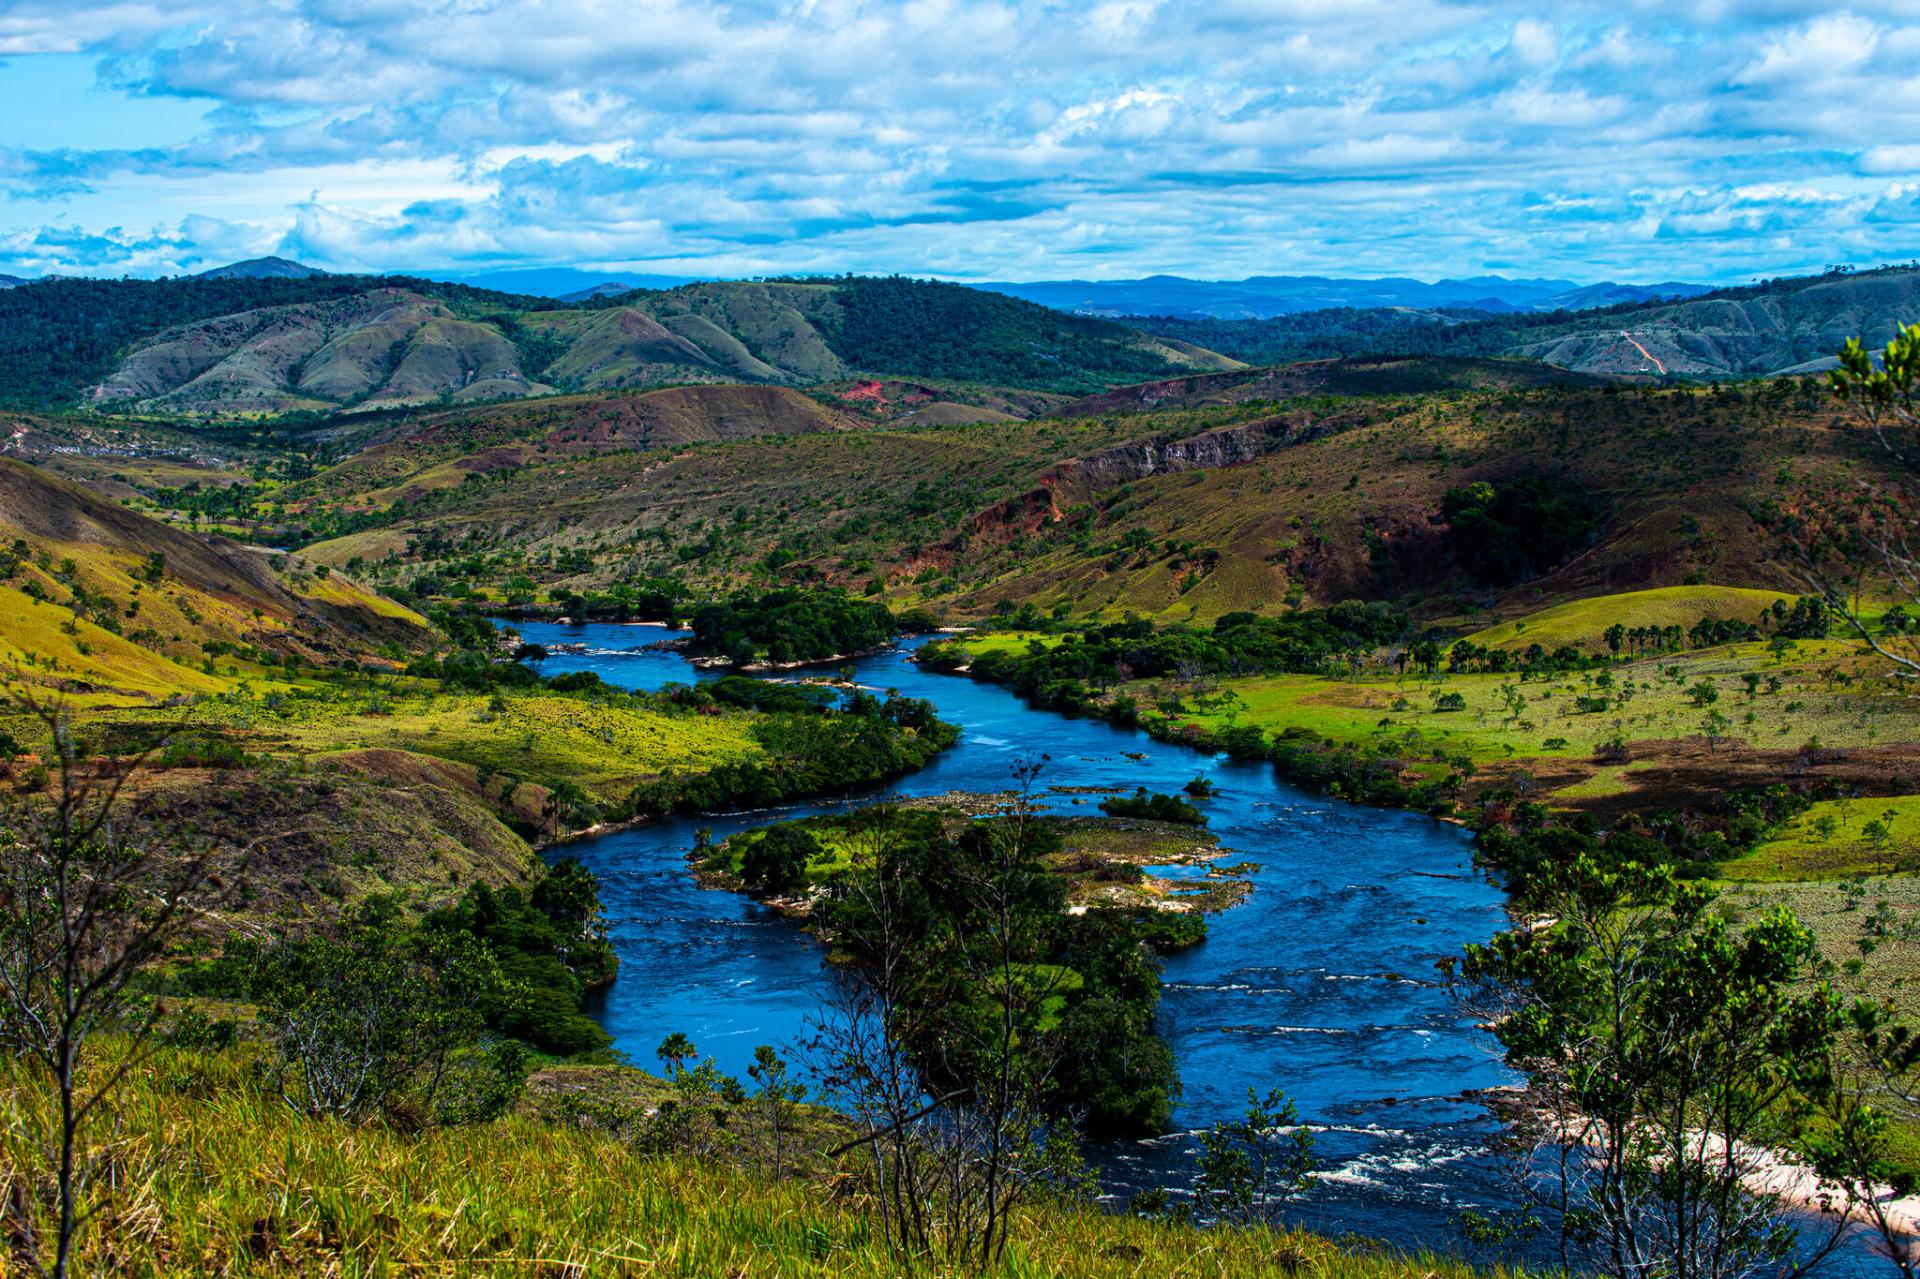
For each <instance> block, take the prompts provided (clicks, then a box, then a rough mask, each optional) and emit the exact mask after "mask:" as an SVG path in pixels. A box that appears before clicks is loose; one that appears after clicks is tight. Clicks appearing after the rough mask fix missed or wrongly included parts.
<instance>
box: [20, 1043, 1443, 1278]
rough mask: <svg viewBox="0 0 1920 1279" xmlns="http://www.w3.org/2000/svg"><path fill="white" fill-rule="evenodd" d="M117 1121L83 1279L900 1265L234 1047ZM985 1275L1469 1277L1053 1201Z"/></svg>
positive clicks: (784, 1202)
mask: <svg viewBox="0 0 1920 1279" xmlns="http://www.w3.org/2000/svg"><path fill="white" fill-rule="evenodd" d="M0 1087H4V1091H0V1104H3V1105H4V1107H5V1113H6V1119H7V1122H6V1124H5V1126H4V1129H0V1156H4V1163H5V1168H6V1170H7V1171H6V1172H5V1174H4V1176H5V1179H6V1180H8V1181H9V1182H11V1183H12V1184H13V1186H18V1187H21V1188H22V1189H24V1188H25V1187H26V1186H33V1187H36V1188H40V1189H44V1187H42V1186H41V1183H40V1182H39V1181H38V1180H37V1179H34V1178H32V1177H31V1175H30V1174H29V1173H28V1172H27V1171H26V1170H27V1169H29V1168H32V1167H35V1166H36V1162H37V1161H34V1160H33V1159H32V1157H31V1155H30V1152H29V1149H28V1145H27V1139H28V1133H29V1131H30V1130H31V1128H32V1126H33V1124H34V1123H35V1122H36V1118H37V1117H39V1116H44V1115H45V1113H46V1109H45V1108H46V1105H47V1102H48V1100H49V1099H48V1098H47V1097H46V1096H45V1095H44V1093H43V1092H42V1091H41V1090H39V1089H37V1088H35V1087H33V1086H31V1085H29V1084H27V1083H25V1082H23V1081H22V1080H21V1079H20V1078H19V1077H18V1076H17V1075H13V1076H4V1075H0ZM117 1118H118V1120H119V1121H120V1133H119V1135H118V1137H117V1139H116V1140H115V1141H114V1142H113V1143H112V1145H111V1147H102V1148H101V1150H100V1151H99V1152H97V1153H99V1154H101V1155H104V1156H106V1157H108V1158H110V1159H111V1160H112V1162H113V1163H114V1165H115V1166H116V1167H117V1168H118V1169H119V1170H120V1171H121V1172H122V1174H123V1175H124V1176H125V1180H124V1181H123V1183H122V1184H123V1189H122V1190H121V1191H120V1193H119V1194H118V1196H117V1197H116V1198H115V1199H114V1200H113V1201H112V1202H111V1204H110V1206H109V1208H108V1209H107V1210H106V1211H105V1212H104V1213H103V1214H102V1215H101V1216H100V1217H99V1218H97V1219H96V1220H95V1221H94V1222H93V1223H92V1224H91V1225H90V1226H89V1227H88V1229H87V1230H86V1232H85V1234H84V1236H83V1239H82V1244H81V1258H80V1260H81V1265H80V1267H79V1268H78V1273H86V1274H109V1273H110V1274H116V1275H127V1276H150V1275H183V1274H241V1275H249V1274H253V1275H258V1274H328V1275H345V1276H360V1275H390V1274H487V1275H494V1274H498V1275H508V1274H513V1275H546V1276H586V1275H641V1274H646V1275H655V1274H662V1275H688V1276H708V1275H711V1276H729V1277H738V1279H744V1277H747V1276H775V1275H778V1276H789V1275H819V1276H847V1277H849V1279H862V1277H868V1276H871V1277H872V1279H881V1277H883V1276H894V1275H899V1274H901V1273H905V1272H906V1271H907V1270H908V1269H909V1268H908V1267H903V1266H902V1265H901V1263H899V1262H898V1261H896V1260H895V1259H894V1258H893V1257H891V1256H889V1255H888V1253H887V1252H886V1250H885V1248H884V1247H883V1246H882V1244H881V1243H880V1242H879V1240H878V1239H877V1238H876V1235H875V1232H874V1230H873V1227H872V1223H871V1221H870V1219H869V1217H868V1216H867V1211H866V1209H867V1204H866V1198H865V1195H864V1192H863V1191H862V1190H861V1188H860V1186H859V1184H858V1182H857V1180H856V1179H855V1178H854V1177H852V1176H850V1175H845V1174H843V1175H838V1176H834V1177H830V1178H829V1177H823V1176H814V1177H804V1178H790V1179H786V1180H780V1181H775V1180H772V1179H770V1178H766V1177H761V1176H758V1175H756V1174H753V1173H750V1172H747V1171H744V1170H739V1169H734V1168H729V1167H727V1166H725V1165H724V1164H722V1163H720V1162H718V1161H715V1160H712V1159H696V1158H686V1157H663V1156H651V1155H647V1154H643V1153H641V1152H639V1151H638V1150H636V1149H634V1148H633V1147H632V1146H630V1145H627V1144H624V1143H622V1142H620V1141H618V1140H616V1139H614V1138H612V1137H609V1136H606V1135H604V1134H601V1133H598V1132H593V1131H587V1130H584V1129H582V1128H579V1127H574V1126H569V1125H566V1124H562V1123H550V1122H545V1121H543V1120H540V1119H537V1118H534V1117H532V1116H531V1115H525V1114H523V1115H517V1116H513V1117H510V1118H508V1119H505V1120H502V1121H500V1122H497V1123H493V1124H487V1125H482V1126H478V1127H472V1128H462V1129H454V1130H447V1131H436V1132H429V1133H425V1134H420V1135H412V1136H409V1135H405V1134H401V1133H398V1132H395V1131H393V1130H391V1129H388V1128H383V1127H379V1126H363V1127H352V1126H347V1125H342V1124H338V1123H333V1122H318V1121H312V1120H307V1119H303V1118H300V1117H297V1116H295V1115H293V1114H292V1113H291V1112H290V1111H289V1110H288V1109H287V1108H286V1107H285V1106H284V1105H283V1104H282V1103H281V1102H280V1101H279V1100H278V1099H277V1097H274V1096H272V1095H271V1094H270V1093H269V1092H267V1091H266V1090H265V1089H263V1088H262V1087H261V1086H260V1084H259V1083H258V1082H257V1074H256V1072H255V1071H254V1070H253V1069H252V1068H251V1065H250V1062H249V1058H248V1056H247V1054H246V1052H245V1050H244V1049H242V1050H235V1051H229V1052H227V1053H224V1054H219V1055H213V1056H207V1055H202V1054H199V1053H194V1052H185V1051H173V1050H168V1051H166V1052H163V1053H162V1054H161V1055H160V1056H159V1057H158V1058H157V1059H156V1060H154V1061H153V1062H151V1063H150V1064H149V1065H148V1066H147V1067H146V1068H145V1069H144V1070H142V1071H140V1072H139V1073H137V1074H136V1075H135V1076H133V1077H132V1078H131V1079H130V1080H129V1082H128V1084H127V1086H126V1089H125V1091H124V1093H123V1095H122V1097H121V1100H120V1104H119V1106H118V1110H117ZM21 1179H25V1180H24V1181H22V1180H21ZM9 1190H10V1192H11V1190H12V1187H11V1186H10V1187H9ZM911 1269H913V1270H916V1271H918V1272H920V1273H927V1274H942V1273H947V1270H946V1269H945V1268H943V1267H941V1266H938V1265H935V1264H931V1263H929V1264H926V1265H925V1266H924V1267H912V1268H911ZM993 1273H996V1274H1001V1275H1007V1276H1021V1277H1024V1276H1042V1275H1086V1276H1140V1275H1154V1276H1168V1277H1169V1279H1180V1277H1185V1276H1203V1275H1205V1276H1216V1275H1217V1276H1239V1275H1279V1274H1287V1275H1293V1274H1299V1273H1305V1274H1310V1275H1314V1276H1323V1277H1324V1279H1389V1277H1394V1276H1403V1275H1404V1276H1409V1277H1412V1276H1424V1277H1426V1279H1464V1276H1466V1275H1468V1274H1470V1273H1473V1272H1471V1271H1469V1270H1468V1269H1467V1268H1466V1267H1464V1266H1461V1265H1457V1264H1453V1263H1449V1262H1444V1261H1438V1260H1435V1259H1433V1258H1430V1257H1413V1258H1398V1257H1390V1256H1383V1255H1353V1254H1349V1253H1346V1252H1343V1251H1341V1250H1339V1249H1337V1248H1335V1247H1334V1246H1333V1245H1331V1244H1329V1243H1327V1242H1325V1241H1323V1240H1319V1239H1315V1238H1313V1237H1310V1236H1306V1235H1298V1234H1281V1233H1274V1232H1269V1231H1227V1230H1220V1231H1206V1232H1200V1231H1196V1230H1193V1229H1191V1228H1186V1227H1181V1226H1176V1225H1171V1224H1164V1223H1153V1222H1147V1221H1142V1220H1138V1219H1134V1218H1129V1217H1118V1216H1111V1215H1107V1214H1104V1213H1102V1212H1100V1211H1098V1210H1097V1209H1093V1208H1090V1207H1075V1206H1044V1207H1036V1208H1033V1209H1031V1210H1029V1211H1027V1212H1025V1213H1023V1214H1022V1215H1021V1216H1020V1218H1019V1220H1018V1221H1017V1223H1016V1225H1015V1228H1014V1232H1013V1238H1012V1240H1011V1242H1010V1244H1009V1246H1008V1249H1007V1254H1006V1257H1005V1260H1004V1263H1003V1264H1002V1265H1001V1266H999V1267H996V1268H995V1270H994V1271H993Z"/></svg>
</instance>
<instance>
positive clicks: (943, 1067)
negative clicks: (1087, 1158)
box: [820, 809, 1193, 1135]
mask: <svg viewBox="0 0 1920 1279" xmlns="http://www.w3.org/2000/svg"><path fill="white" fill-rule="evenodd" d="M854 827H855V829H854V830H853V831H852V833H851V834H850V836H849V839H850V842H851V843H852V844H853V845H854V846H855V847H856V848H857V849H860V850H862V851H861V853H860V855H858V856H856V858H855V860H854V863H853V865H852V867H851V868H850V869H849V871H848V872H847V874H846V875H845V876H843V877H841V878H840V879H838V880H836V881H833V882H831V883H830V885H829V889H828V897H827V900H826V902H825V903H824V904H823V907H822V911H821V916H820V918H821V925H822V930H823V932H824V933H825V934H826V935H827V936H828V937H830V938H831V939H832V940H833V942H834V943H835V944H836V946H838V947H840V948H841V949H842V950H844V951H845V952H846V953H847V954H848V955H849V956H850V957H851V958H852V959H853V960H854V962H855V963H856V964H860V965H868V966H870V965H875V964H878V963H882V962H893V963H896V964H903V965H904V967H905V969H906V971H907V972H908V973H909V974H910V977H909V980H910V984H911V1002H912V1003H913V1005H914V1007H915V1009H916V1015H915V1016H914V1017H913V1018H912V1020H911V1024H910V1033H909V1037H908V1038H907V1039H906V1041H905V1043H904V1044H903V1046H904V1047H905V1049H906V1050H907V1051H908V1052H910V1053H913V1054H914V1055H915V1056H916V1057H917V1058H919V1059H920V1060H921V1061H922V1062H923V1063H925V1064H926V1066H927V1068H928V1070H929V1073H930V1075H931V1076H932V1077H933V1078H934V1079H935V1080H936V1081H940V1082H944V1083H945V1084H946V1085H947V1086H949V1087H954V1088H960V1089H967V1088H972V1087H978V1086H980V1084H981V1082H982V1076H983V1073H984V1072H986V1071H987V1070H989V1069H991V1068H993V1067H994V1066H996V1065H997V1063H996V1062H993V1061H990V1060H988V1059H987V1058H984V1057H982V1056H981V1055H980V1054H981V1045H982V1043H983V1042H984V1037H983V1036H982V1034H981V1024H982V1021H983V1019H993V1018H996V1017H998V1016H1000V1015H1001V1014H1002V1013H1004V1012H1005V1011H1006V1010H1005V1009H1002V1008H997V1007H994V1006H993V997H992V996H991V995H990V994H989V993H988V992H986V991H984V990H982V989H981V988H980V985H979V984H978V983H977V982H976V981H975V980H974V975H975V974H976V973H978V972H981V971H983V965H982V964H981V963H980V962H979V961H980V958H981V957H980V956H979V955H977V954H975V953H973V949H974V948H976V947H977V946H979V945H980V944H981V941H980V939H981V938H984V937H988V936H993V937H996V938H997V939H999V940H1000V941H1002V942H1005V941H1007V940H1008V939H1011V940H1012V941H1013V943H1014V944H1015V946H1016V951H1015V954H1016V957H1017V958H1016V962H1017V963H1018V965H1019V967H1020V969H1021V971H1023V972H1025V973H1026V974H1027V976H1026V978H1025V982H1026V983H1027V985H1028V986H1029V987H1030V988H1029V989H1027V990H1025V991H1024V995H1025V996H1027V997H1029V998H1023V1001H1022V1007H1023V1015H1024V1016H1025V1017H1026V1018H1027V1019H1028V1023H1027V1024H1026V1025H1024V1027H1023V1034H1022V1043H1023V1045H1024V1046H1023V1047H1022V1049H1021V1053H1022V1055H1023V1056H1024V1057H1025V1058H1026V1059H1027V1062H1028V1063H1029V1065H1030V1064H1031V1063H1033V1062H1037V1061H1042V1060H1044V1062H1045V1067H1044V1070H1043V1071H1042V1072H1041V1073H1043V1074H1044V1075H1045V1078H1046V1084H1045V1088H1044V1092H1045V1094H1046V1098H1047V1102H1048V1104H1049V1106H1050V1108H1051V1109H1052V1110H1053V1111H1054V1112H1055V1113H1056V1114H1057V1115H1059V1116H1062V1117H1065V1116H1068V1115H1070V1114H1074V1113H1078V1114H1079V1115H1080V1116H1081V1117H1082V1118H1083V1121H1084V1123H1085V1125H1086V1126H1087V1127H1088V1128H1089V1129H1091V1130H1093V1131H1096V1132H1101V1133H1116V1134H1136V1135H1137V1134H1147V1133H1156V1132H1161V1131H1164V1130H1165V1128H1166V1125H1167V1123H1168V1120H1169V1118H1170V1116H1171V1106H1172V1097H1173V1092H1174V1089H1175V1088H1176V1086H1177V1085H1176V1079H1175V1074H1174V1065H1173V1055H1172V1053H1171V1051H1170V1050H1169V1049H1168V1047H1167V1045H1166V1043H1165V1041H1164V1040H1162V1039H1161V1038H1160V1037H1159V1035H1158V1033H1157V1031H1156V1029H1155V1013H1156V1010H1157V1008H1158V1006H1159V1000H1160V974H1159V964H1158V962H1157V961H1156V959H1155V957H1154V951H1155V949H1156V948H1157V947H1162V946H1166V945H1169V944H1183V943H1187V942H1190V941H1191V940H1193V939H1192V937H1191V936H1190V935H1188V934H1187V933H1186V932H1184V931H1182V930H1179V929H1172V930H1169V929H1168V928H1166V927H1165V926H1164V925H1163V923H1162V921H1160V920H1157V919H1155V918H1153V916H1154V915H1155V914H1157V913H1158V912H1151V911H1149V912H1139V913H1135V912H1128V911H1121V910H1113V909H1096V910H1090V911H1088V912H1086V913H1085V914H1082V915H1072V914H1069V913H1067V911H1066V909H1065V907H1066V893H1067V883H1066V881H1065V879H1064V878H1062V877H1061V876H1060V875H1058V874H1056V873H1054V872H1052V871H1050V870H1048V869H1047V868H1046V866H1045V862H1046V859H1047V858H1049V857H1050V856H1052V855H1053V854H1054V853H1056V852H1057V851H1058V849H1059V840H1060V837H1059V832H1058V830H1057V828H1056V827H1055V826H1054V825H1053V824H1052V823H1051V822H1048V821H1045V820H1040V819H1028V820H1024V821H1021V820H1015V819H1010V818H1009V819H993V820H984V821H975V822H970V823H968V824H967V825H966V826H964V827H962V828H961V829H960V830H958V831H957V832H954V831H950V830H949V829H948V826H947V823H946V822H945V820H944V819H943V817H942V816H941V815H940V814H936V813H920V812H900V811H896V810H890V809H869V810H865V811H864V812H862V813H860V814H858V815H857V816H856V821H855V822H854ZM863 828H864V829H863ZM1069 1049H1070V1050H1069Z"/></svg>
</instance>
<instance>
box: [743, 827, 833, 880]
mask: <svg viewBox="0 0 1920 1279" xmlns="http://www.w3.org/2000/svg"><path fill="white" fill-rule="evenodd" d="M819 855H820V841H819V840H817V839H815V838H814V837H813V836H812V835H811V834H810V833H809V832H808V831H807V830H806V829H805V828H803V827H799V826H791V825H780V826H775V827H772V828H770V829H769V830H767V831H766V832H765V833H763V834H762V835H761V836H760V837H759V838H758V839H756V840H754V841H753V842H752V843H751V844H749V845H747V851H746V852H745V853H744V854H742V855H741V858H740V878H741V880H742V881H743V882H745V884H746V885H747V887H748V888H752V889H755V890H757V891H760V892H768V893H786V892H792V891H793V890H794V889H796V888H800V887H803V886H804V885H805V884H806V882H807V863H808V862H809V861H811V860H813V859H814V858H816V857H818V856H819Z"/></svg>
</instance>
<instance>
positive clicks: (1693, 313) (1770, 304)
mask: <svg viewBox="0 0 1920 1279" xmlns="http://www.w3.org/2000/svg"><path fill="white" fill-rule="evenodd" d="M1916 318H1920V269H1915V268H1913V267H1887V268H1882V269H1880V270H1874V271H1861V272H1857V273H1854V272H1833V273H1829V274H1827V275H1822V276H1805V277H1798V278H1792V279H1779V280H1768V281H1764V282H1762V283H1759V284H1755V285H1750V286H1745V287H1741V288H1732V289H1718V290H1715V291H1713V292H1711V293H1706V294H1702V295H1701V296H1699V297H1695V298H1690V299H1687V300H1685V301H1680V302H1644V301H1642V302H1628V303H1623V304H1618V305H1610V306H1605V307H1600V308H1598V309H1593V310H1583V311H1578V312H1575V311H1571V310H1565V311H1557V312H1553V313H1548V314H1495V313H1492V312H1488V311H1486V310H1482V309H1474V308H1471V307H1467V308H1457V307H1440V308H1435V307H1426V308H1410V307H1402V308H1378V307H1376V308H1360V307H1351V306H1349V307H1342V308H1338V309H1331V310H1324V311H1314V312H1308V313H1302V314H1288V315H1276V316H1270V317H1267V318H1264V319H1244V320H1221V319H1212V318H1198V319H1196V318H1179V317H1167V316H1156V317H1145V318H1133V319H1130V320H1128V321H1127V322H1128V323H1130V324H1133V325H1135V326H1137V327H1139V328H1141V329H1143V330H1145V331H1147V332H1151V333H1155V334H1157V335H1159V336H1161V337H1164V338H1168V339H1170V340H1174V341H1184V342H1191V343H1195V344H1197V345H1201V346H1204V347H1206V348H1207V349H1209V350H1213V351H1218V352H1220V353H1222V354H1225V355H1229V356H1232V357H1233V358H1235V359H1238V360H1241V361H1243V362H1245V363H1248V364H1255V365H1268V364H1280V363H1287V362H1291V361H1295V360H1302V359H1316V358H1326V357H1340V356H1356V355H1439V356H1448V357H1453V358H1466V357H1473V356H1501V357H1508V358H1520V359H1532V360H1540V361H1543V362H1545V363H1548V364H1552V365H1555V366H1558V367H1560V368H1565V369H1569V370H1572V371H1574V372H1580V373H1590V374H1595V375H1602V376H1628V377H1646V378H1656V379H1657V378H1664V377H1685V378H1701V379H1705V378H1736V377H1759V376H1765V375H1768V374H1773V373H1781V372H1794V371H1805V370H1809V369H1812V368H1816V367H1820V366H1822V365H1823V364H1824V362H1825V361H1827V360H1828V359H1830V358H1831V357H1832V355H1833V353H1834V352H1835V351H1836V350H1838V349H1839V347H1840V345H1841V343H1842V342H1843V341H1845V339H1846V338H1848V337H1855V336H1860V337H1864V338H1865V340H1866V341H1867V342H1868V343H1869V344H1874V343H1884V342H1885V341H1886V340H1887V338H1888V337H1890V336H1891V335H1892V333H1893V332H1894V329H1895V327H1896V326H1898V325H1901V324H1907V323H1912V322H1913V321H1914V320H1915V319H1916Z"/></svg>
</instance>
